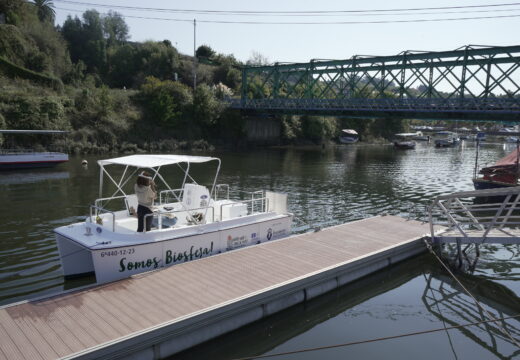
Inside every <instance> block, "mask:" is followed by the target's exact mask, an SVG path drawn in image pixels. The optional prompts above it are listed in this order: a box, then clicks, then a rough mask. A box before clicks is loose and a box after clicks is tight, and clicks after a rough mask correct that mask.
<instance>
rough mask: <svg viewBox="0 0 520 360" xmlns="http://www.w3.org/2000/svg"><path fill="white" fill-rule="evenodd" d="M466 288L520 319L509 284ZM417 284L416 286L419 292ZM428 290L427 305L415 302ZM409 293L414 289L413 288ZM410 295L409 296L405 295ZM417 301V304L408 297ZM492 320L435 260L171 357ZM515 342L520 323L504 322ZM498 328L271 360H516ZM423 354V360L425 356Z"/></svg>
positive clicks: (223, 355) (250, 352)
mask: <svg viewBox="0 0 520 360" xmlns="http://www.w3.org/2000/svg"><path fill="white" fill-rule="evenodd" d="M461 281H462V283H463V284H464V286H466V287H467V288H469V289H472V293H473V295H474V296H475V297H476V298H477V299H478V301H479V302H480V303H481V304H482V305H483V306H484V307H485V308H486V310H488V311H491V312H492V313H493V314H494V315H495V317H496V318H501V317H508V316H514V315H518V313H519V312H520V301H519V300H520V299H519V298H518V296H516V294H514V293H513V292H512V291H511V290H509V289H508V288H506V287H505V286H503V285H500V284H498V283H496V282H493V281H489V280H482V279H480V278H479V277H476V276H472V275H464V276H462V277H461ZM412 284H413V285H412ZM420 286H421V287H422V296H421V297H420V301H418V302H415V301H414V299H415V298H416V296H414V295H413V291H415V290H416V289H417V288H418V287H420ZM410 288H413V290H412V289H410ZM403 293H404V294H403ZM408 296H411V297H412V298H409V297H408ZM486 319H488V317H487V315H486V314H484V313H483V312H482V311H481V310H479V308H478V307H477V306H476V305H475V303H474V302H473V301H472V300H471V298H470V297H469V296H467V295H466V293H465V292H464V291H463V290H462V289H461V288H460V286H458V284H456V283H455V282H454V281H453V280H452V279H451V278H450V277H449V276H448V275H447V274H445V273H443V272H441V271H439V270H438V267H437V264H436V263H433V262H431V258H430V257H429V256H428V255H423V256H420V257H418V258H415V259H412V260H410V261H406V262H404V263H400V264H398V265H396V266H394V267H392V268H390V269H388V271H385V272H380V273H376V274H374V275H371V276H368V277H366V278H364V279H362V280H361V281H357V282H355V283H352V284H349V285H347V286H344V287H342V288H340V289H337V290H335V291H333V292H331V293H328V294H325V295H322V296H320V297H318V298H316V299H313V300H311V301H308V302H306V303H303V304H299V305H296V306H293V307H291V308H290V309H287V310H285V311H283V312H281V313H279V314H275V315H274V316H271V317H269V318H267V319H263V320H260V321H258V322H256V323H254V324H251V325H248V326H246V327H244V328H241V329H239V330H237V331H234V332H232V333H229V334H227V335H223V336H221V337H219V338H217V339H214V340H211V341H209V342H207V343H204V344H202V345H200V346H198V347H195V348H193V349H189V350H187V351H184V352H182V353H180V354H177V355H175V356H172V357H170V358H169V359H170V360H182V359H198V358H211V359H233V358H241V357H249V356H259V355H264V354H273V355H274V354H277V353H281V352H285V351H295V350H301V349H308V348H312V347H321V346H331V345H337V344H341V343H347V342H353V341H362V340H369V339H375V338H379V337H386V336H395V335H399V334H406V333H413V332H416V331H427V330H434V329H442V328H445V327H456V326H461V325H466V324H468V323H472V322H479V321H482V320H486ZM500 326H502V327H505V328H506V329H507V330H508V331H509V333H510V334H511V336H512V337H513V338H515V339H519V338H520V321H519V319H518V318H517V319H509V320H506V321H501V322H500ZM500 326H499V325H497V324H494V323H487V324H482V325H476V326H463V327H460V328H458V329H451V330H447V331H445V332H443V331H441V332H435V333H431V334H428V335H415V336H412V337H408V338H401V339H392V340H385V341H376V342H373V343H370V344H365V345H353V346H346V347H340V348H335V349H326V350H320V351H313V352H308V353H298V354H296V355H292V356H273V357H270V358H272V359H293V358H294V359H316V358H327V359H345V358H354V359H355V358H371V357H370V356H367V354H368V355H370V354H372V355H374V358H380V357H381V356H382V354H384V357H385V359H403V358H417V357H420V358H422V359H432V360H434V359H435V360H437V359H443V358H454V359H470V358H475V359H488V358H499V359H512V358H515V357H516V356H518V355H519V354H520V350H519V349H518V347H517V346H516V345H515V343H514V342H513V341H512V340H511V339H510V338H509V337H508V336H507V335H505V334H504V332H503V331H502V329H501V327H500ZM419 354H420V355H419Z"/></svg>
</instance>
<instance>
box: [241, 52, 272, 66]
mask: <svg viewBox="0 0 520 360" xmlns="http://www.w3.org/2000/svg"><path fill="white" fill-rule="evenodd" d="M246 64H247V65H268V64H269V59H268V58H267V57H266V56H264V55H262V54H260V53H259V52H258V51H252V52H251V56H250V57H249V60H247V62H246Z"/></svg>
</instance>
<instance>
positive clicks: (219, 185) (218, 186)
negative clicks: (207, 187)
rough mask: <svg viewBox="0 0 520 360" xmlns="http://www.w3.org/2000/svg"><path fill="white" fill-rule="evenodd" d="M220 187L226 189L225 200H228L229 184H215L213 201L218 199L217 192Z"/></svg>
mask: <svg viewBox="0 0 520 360" xmlns="http://www.w3.org/2000/svg"><path fill="white" fill-rule="evenodd" d="M221 188H226V189H227V197H226V200H229V184H217V185H215V201H217V200H218V193H219V191H220V189H221Z"/></svg>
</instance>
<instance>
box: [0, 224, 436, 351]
mask: <svg viewBox="0 0 520 360" xmlns="http://www.w3.org/2000/svg"><path fill="white" fill-rule="evenodd" d="M428 235H429V227H428V224H422V223H420V222H417V221H413V220H405V219H402V218H399V217H395V216H382V217H374V218H370V219H365V220H360V221H355V222H351V223H347V224H344V225H338V226H334V227H330V228H327V229H323V230H321V231H319V232H315V233H306V234H301V235H295V236H292V237H289V238H286V239H282V240H277V241H272V242H267V243H264V244H260V245H256V246H252V247H248V248H243V249H240V250H236V251H232V252H228V253H223V254H220V255H215V256H212V257H208V258H204V259H200V260H196V261H192V262H188V263H184V264H180V265H175V266H172V267H170V268H166V269H163V270H159V271H155V272H150V273H146V274H141V275H137V276H135V277H133V278H129V279H125V280H120V281H117V282H114V283H109V284H105V285H102V286H94V287H90V288H87V289H82V290H77V291H72V292H68V293H64V294H60V295H56V296H53V297H45V298H42V299H38V300H32V301H25V302H20V303H16V304H11V305H7V306H4V307H2V308H0V358H1V359H9V360H14V359H31V360H36V359H56V358H64V359H71V358H79V359H119V358H121V359H122V358H124V359H140V360H146V359H160V358H164V357H167V356H170V355H172V354H175V353H177V352H180V351H182V350H185V349H187V348H189V347H192V346H194V345H197V344H200V343H202V342H204V341H206V340H209V339H212V338H214V337H217V336H219V335H222V334H224V333H226V332H229V331H231V330H234V329H237V328H239V327H241V326H244V325H246V324H249V323H251V322H253V321H256V320H259V319H261V318H262V317H265V316H268V315H271V314H273V313H275V312H277V311H280V310H283V309H285V308H287V307H290V306H292V305H294V304H297V303H299V302H302V301H305V300H307V299H311V298H313V297H316V296H318V295H320V294H323V293H325V292H327V291H330V290H332V289H335V288H337V287H339V286H342V285H344V284H346V283H349V282H351V281H353V280H356V279H358V278H360V277H362V276H365V275H368V274H370V273H372V272H375V271H377V270H380V269H382V268H384V267H386V266H388V265H391V264H392V263H395V262H397V261H400V260H403V259H405V258H407V257H410V256H413V255H415V254H418V253H420V252H422V251H425V250H426V247H425V246H424V244H423V242H422V241H421V239H422V238H423V237H425V236H428Z"/></svg>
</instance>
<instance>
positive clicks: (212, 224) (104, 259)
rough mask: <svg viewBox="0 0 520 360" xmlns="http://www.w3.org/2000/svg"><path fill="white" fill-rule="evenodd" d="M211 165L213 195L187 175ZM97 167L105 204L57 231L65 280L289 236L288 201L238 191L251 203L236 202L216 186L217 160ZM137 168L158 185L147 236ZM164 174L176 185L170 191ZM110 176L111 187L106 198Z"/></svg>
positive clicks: (121, 161) (152, 158)
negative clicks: (141, 222) (136, 189)
mask: <svg viewBox="0 0 520 360" xmlns="http://www.w3.org/2000/svg"><path fill="white" fill-rule="evenodd" d="M209 162H211V163H213V164H214V163H217V166H216V173H215V177H214V179H213V181H212V183H211V185H210V189H211V190H210V189H208V188H207V187H206V186H203V185H200V184H198V183H197V182H195V180H194V179H193V177H192V176H191V175H190V168H191V167H192V166H193V164H201V163H209ZM98 164H99V165H100V167H101V171H100V192H99V196H100V198H99V199H97V200H96V201H95V203H94V205H92V206H91V207H90V214H89V216H88V217H87V218H86V220H85V221H84V222H79V223H75V224H71V225H67V226H62V227H59V228H57V229H55V230H54V231H55V233H56V241H57V244H58V249H59V252H60V258H61V263H62V267H63V272H64V275H65V277H66V278H67V277H75V276H81V275H86V274H92V273H94V274H95V276H96V281H97V283H106V282H110V281H114V280H118V279H122V278H125V277H129V276H131V275H134V274H137V273H141V272H144V271H150V270H155V269H158V268H161V267H166V266H171V265H175V264H178V263H183V262H186V261H190V260H195V259H200V258H202V257H206V256H210V255H214V254H218V253H221V252H224V251H229V250H233V249H237V248H240V247H244V246H249V245H254V244H259V243H262V242H265V241H269V240H274V239H279V238H282V237H285V236H288V235H289V234H290V228H291V222H292V214H291V213H289V212H288V211H287V195H286V194H280V193H275V192H271V191H256V192H251V193H245V192H241V193H242V195H244V194H246V196H247V200H232V199H231V198H230V188H229V185H227V184H220V185H217V183H216V181H217V177H218V174H219V171H220V159H218V158H213V157H202V156H185V155H130V156H124V157H119V158H114V159H107V160H99V161H98ZM197 166H200V165H197ZM107 168H110V169H111V170H112V169H113V170H114V171H112V173H109V172H108V171H107ZM140 169H147V170H149V171H151V172H152V174H153V178H154V181H157V182H158V183H159V184H158V186H159V188H158V199H157V201H156V203H155V207H154V212H153V214H150V215H147V216H151V217H153V222H154V227H152V229H151V230H150V231H145V232H137V217H136V216H135V215H134V214H135V209H137V197H136V195H135V194H133V183H134V182H135V179H136V174H137V173H138V171H141V170H140ZM163 170H164V171H163ZM174 170H175V171H176V172H177V175H178V176H176V177H173V176H172V174H173V171H174ZM160 171H161V173H160ZM163 175H164V176H165V177H166V178H169V179H170V177H171V179H170V180H169V181H170V183H172V181H176V183H177V184H179V187H178V188H175V187H172V186H170V184H169V183H168V182H167V181H166V179H165V177H163ZM105 178H106V179H108V180H110V181H111V183H112V184H111V186H110V189H108V190H111V191H110V192H111V196H109V197H102V194H103V180H104V179H105ZM113 185H115V189H116V190H115V192H113V189H114V186H113ZM129 189H132V190H131V192H132V193H130V191H129ZM160 189H162V191H160ZM221 194H223V196H222V198H221V197H220V195H221ZM109 206H110V207H109Z"/></svg>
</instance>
